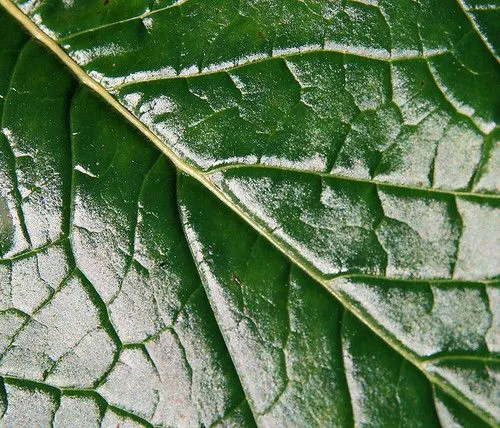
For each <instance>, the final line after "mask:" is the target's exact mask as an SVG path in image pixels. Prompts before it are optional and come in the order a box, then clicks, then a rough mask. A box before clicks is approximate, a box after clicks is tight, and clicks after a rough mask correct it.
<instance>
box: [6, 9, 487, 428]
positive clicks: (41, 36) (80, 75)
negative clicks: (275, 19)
mask: <svg viewBox="0 0 500 428" xmlns="http://www.w3.org/2000/svg"><path fill="white" fill-rule="evenodd" d="M185 1H187V0H179V1H178V2H176V3H174V5H176V4H177V3H184V2H185ZM0 5H1V6H2V7H3V8H4V9H5V10H6V11H7V12H8V13H9V14H10V15H12V16H13V17H14V18H15V19H16V20H17V21H18V22H19V23H20V24H21V25H22V26H23V27H24V28H25V29H26V30H27V32H28V33H29V34H30V35H31V36H32V37H33V38H35V39H36V40H38V41H39V42H41V43H42V44H43V45H44V46H45V47H46V48H48V49H49V50H50V51H51V52H52V53H53V54H55V55H56V57H57V58H59V60H60V61H62V63H63V64H64V65H65V66H67V67H68V68H69V69H70V70H71V72H72V73H73V74H74V75H75V77H76V78H77V79H78V80H79V81H80V83H81V84H83V85H85V86H87V87H88V88H90V89H91V90H92V91H94V92H95V93H96V94H98V95H99V96H100V97H101V98H102V99H104V100H105V101H106V102H107V103H108V104H109V105H110V106H111V107H112V108H113V109H114V110H116V111H117V112H118V113H120V114H121V115H122V116H123V117H124V118H125V119H126V120H127V121H128V122H129V123H130V124H132V125H133V126H134V127H135V128H136V129H138V130H139V131H140V132H141V133H142V134H143V135H144V136H145V137H146V138H147V139H148V140H150V141H151V142H152V143H153V144H154V145H155V146H156V147H157V148H158V149H159V150H160V151H161V152H162V153H164V154H165V155H166V156H167V157H168V158H169V159H170V161H171V162H172V163H173V164H174V166H175V167H176V168H177V170H178V171H180V172H184V173H186V174H187V175H189V176H191V177H192V178H194V179H196V180H197V181H199V182H200V183H201V184H203V185H204V186H205V187H206V188H207V189H208V190H210V191H211V192H212V193H213V194H214V195H215V196H216V197H217V198H218V199H219V200H220V201H221V202H223V203H224V204H225V205H226V206H227V207H228V208H230V209H231V210H232V211H233V212H235V213H236V214H237V215H238V216H239V217H240V218H241V219H243V220H244V221H245V222H246V223H247V224H249V225H250V226H251V227H252V228H253V229H254V230H256V232H257V233H259V234H260V235H262V236H264V237H266V239H267V240H268V241H269V242H270V243H271V244H273V245H274V246H275V247H276V248H277V249H278V250H279V251H280V252H281V253H283V254H284V255H285V257H287V258H288V259H289V260H290V261H291V262H292V263H293V264H295V265H296V266H298V267H299V268H301V269H302V270H303V271H304V272H306V273H307V274H308V275H309V276H310V277H311V278H312V279H314V280H315V281H316V282H318V283H319V284H321V285H322V286H323V287H324V288H326V290H327V291H328V292H329V293H330V294H332V295H333V296H334V297H335V298H336V299H337V300H338V301H339V302H340V303H341V304H342V305H343V306H344V307H345V308H346V309H347V310H349V311H350V312H351V313H352V314H354V315H355V316H356V317H357V318H358V319H359V320H360V321H361V322H362V323H363V324H365V325H366V326H367V327H368V328H369V329H370V330H371V331H373V333H375V334H376V335H377V336H378V337H380V338H381V339H382V340H383V341H384V342H386V343H387V344H388V345H389V346H390V347H391V348H393V349H394V350H395V351H396V352H397V353H398V354H400V355H401V356H402V357H403V358H404V359H405V360H407V361H409V362H410V363H411V364H413V365H414V366H415V367H417V368H418V369H419V370H420V371H421V372H422V373H423V374H424V375H425V376H426V377H427V379H428V380H429V382H430V383H431V384H435V385H438V386H439V387H440V388H441V389H442V390H443V391H445V392H446V393H447V394H448V395H450V396H451V397H453V398H455V399H456V400H457V401H458V402H460V403H461V404H462V405H463V406H464V407H466V408H467V409H469V410H470V411H471V412H472V413H473V414H475V415H476V416H478V417H479V418H481V419H482V420H484V421H485V422H487V423H488V424H490V425H492V426H494V425H495V423H496V422H495V421H494V419H493V418H492V417H491V416H490V415H488V414H486V413H485V412H483V411H482V410H480V409H477V408H476V407H474V406H473V405H472V404H471V403H469V401H468V400H465V399H463V397H462V396H461V395H460V394H457V393H456V392H455V391H454V390H453V389H451V388H450V387H448V386H447V384H444V383H442V382H441V381H440V379H439V378H438V377H437V376H435V375H433V374H431V373H428V372H427V371H426V370H425V369H424V367H423V365H422V362H421V361H420V360H419V359H418V358H416V357H415V356H414V355H413V354H411V353H410V352H408V351H407V350H405V349H404V347H402V344H401V343H399V341H398V340H397V339H396V338H394V337H391V336H390V335H387V334H386V333H385V332H384V331H382V329H381V328H380V327H379V326H378V325H374V324H373V323H372V322H371V321H370V320H369V319H367V317H366V316H365V315H364V314H363V313H362V312H361V311H360V310H359V309H357V308H356V307H355V306H354V305H352V304H351V302H349V301H348V300H347V299H345V298H344V297H343V296H342V295H341V294H340V293H337V292H336V291H335V290H333V289H332V287H331V284H332V280H331V279H329V280H327V279H325V278H323V277H322V276H321V275H319V274H317V273H316V272H314V271H312V270H311V268H310V267H309V266H307V265H306V264H305V263H304V262H302V261H301V260H299V259H298V258H297V257H295V256H294V255H293V254H290V252H289V251H287V249H286V248H283V246H282V244H281V243H280V242H279V241H277V240H276V239H275V238H274V237H273V235H272V234H271V233H269V231H267V230H266V229H265V228H264V227H263V226H261V225H259V224H258V223H256V222H255V221H254V220H253V219H252V218H251V217H250V216H249V215H248V214H247V213H245V212H244V211H243V210H242V209H241V208H239V207H238V206H236V205H235V204H234V203H233V202H232V201H231V200H230V199H229V198H228V197H227V196H226V195H225V194H223V193H222V192H221V191H220V190H219V189H218V188H217V187H216V186H215V185H214V184H213V183H212V181H211V180H210V179H209V178H208V175H207V174H206V173H203V172H200V171H198V170H197V169H195V168H194V167H192V166H191V165H189V164H188V163H187V162H186V161H185V160H184V159H182V158H181V157H180V156H179V155H178V154H176V153H175V152H174V151H173V150H172V149H170V148H169V147H168V146H167V145H166V144H165V143H164V142H163V141H162V140H161V139H160V138H159V137H158V136H157V135H156V134H155V133H153V132H152V131H151V130H150V129H149V128H148V127H147V126H146V125H144V124H143V123H142V122H141V121H140V120H139V119H138V118H137V117H135V116H134V115H133V114H132V113H131V112H130V111H129V110H127V109H126V108H125V107H124V106H123V105H122V104H120V103H119V102H118V101H117V100H116V99H115V98H114V97H113V96H112V95H111V94H110V93H109V92H108V91H107V90H106V89H105V88H104V87H103V86H102V85H101V84H100V83H98V82H97V81H95V80H94V79H92V78H91V77H90V76H89V75H88V74H87V73H86V72H85V71H84V70H83V69H82V68H81V67H80V66H79V65H78V64H77V63H76V62H75V61H74V60H73V59H72V58H71V57H70V56H69V55H68V54H67V53H66V52H65V51H64V50H63V49H62V48H61V47H60V46H59V45H58V44H57V43H56V41H55V40H54V39H52V38H51V37H49V36H48V35H47V34H46V33H44V32H43V31H42V30H40V28H38V27H37V25H36V24H34V23H33V22H32V21H31V20H30V19H29V17H28V16H26V15H25V14H24V13H23V12H22V11H21V10H20V9H19V8H18V7H17V6H16V5H14V4H13V3H12V2H11V1H10V0H0ZM172 6H173V5H172ZM330 177H331V175H330ZM342 178H345V177H342ZM370 182H371V181H370ZM374 184H375V183H374ZM381 184H382V183H381ZM384 185H387V184H386V183H384ZM399 187H404V188H407V187H406V186H399ZM418 190H420V191H429V190H428V189H421V188H419V189H418ZM432 190H435V189H432ZM472 195H473V196H477V194H470V195H468V196H472ZM488 196H489V195H488ZM334 280H335V279H334Z"/></svg>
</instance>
